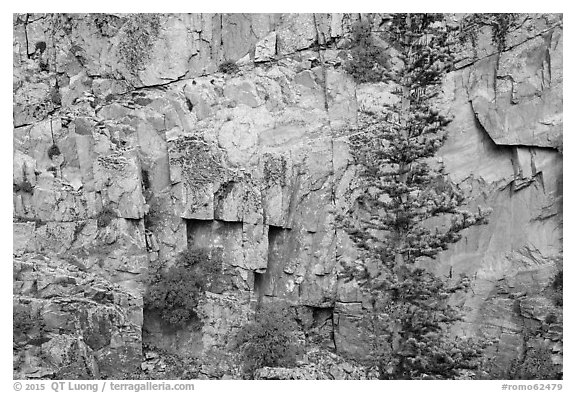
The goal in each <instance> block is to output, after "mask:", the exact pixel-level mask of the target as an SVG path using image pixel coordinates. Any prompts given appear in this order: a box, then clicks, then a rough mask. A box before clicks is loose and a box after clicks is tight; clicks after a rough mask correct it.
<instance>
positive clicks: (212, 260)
mask: <svg viewBox="0 0 576 393" xmlns="http://www.w3.org/2000/svg"><path fill="white" fill-rule="evenodd" d="M220 273H221V262H220V259H219V258H216V257H212V256H211V255H210V253H209V252H208V250H206V249H194V250H186V251H183V252H182V253H180V254H179V256H178V257H177V259H176V263H175V264H174V265H173V266H172V267H170V268H169V269H168V270H167V271H161V272H157V273H156V274H154V275H153V276H152V277H151V280H150V285H149V286H148V290H147V291H146V294H145V295H144V306H145V308H146V309H148V310H154V311H157V312H159V313H160V316H161V318H162V320H164V321H165V322H166V323H168V324H169V325H171V326H173V327H182V326H184V325H186V324H187V323H189V322H190V321H191V320H193V319H194V318H196V317H197V315H196V308H197V306H198V302H199V300H200V298H201V296H202V295H203V294H204V292H205V291H207V290H210V289H211V288H212V286H213V285H215V284H216V282H217V281H218V278H219V275H220Z"/></svg>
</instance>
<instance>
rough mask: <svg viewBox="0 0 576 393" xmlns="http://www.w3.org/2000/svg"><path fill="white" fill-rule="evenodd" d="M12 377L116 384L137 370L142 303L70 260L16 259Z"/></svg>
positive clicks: (140, 338) (140, 348) (32, 255)
mask: <svg viewBox="0 0 576 393" xmlns="http://www.w3.org/2000/svg"><path fill="white" fill-rule="evenodd" d="M13 302H14V378H15V379H27V378H52V377H56V378H57V379H76V378H78V379H92V378H95V379H101V378H122V377H123V376H124V375H125V374H126V373H129V372H130V371H133V370H136V369H137V368H139V367H140V360H139V358H140V356H141V353H142V298H141V297H140V298H139V297H135V296H134V295H132V294H131V293H130V292H127V291H125V290H123V289H121V288H120V287H119V286H117V285H112V284H110V283H109V282H107V281H106V280H104V279H102V278H101V277H99V276H98V275H96V274H93V273H87V272H86V269H82V268H81V267H80V266H75V265H73V264H71V263H70V262H69V261H65V260H61V259H58V258H47V257H45V256H42V255H37V254H28V255H27V257H25V258H24V257H21V258H15V259H14V299H13Z"/></svg>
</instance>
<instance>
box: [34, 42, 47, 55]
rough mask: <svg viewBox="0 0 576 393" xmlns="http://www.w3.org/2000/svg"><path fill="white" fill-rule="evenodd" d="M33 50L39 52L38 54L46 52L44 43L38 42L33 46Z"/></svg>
mask: <svg viewBox="0 0 576 393" xmlns="http://www.w3.org/2000/svg"><path fill="white" fill-rule="evenodd" d="M34 50H35V51H38V50H39V51H40V53H44V51H45V50H46V43H45V42H44V41H38V42H37V43H36V45H34Z"/></svg>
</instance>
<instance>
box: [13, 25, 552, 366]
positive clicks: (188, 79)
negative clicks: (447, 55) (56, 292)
mask: <svg viewBox="0 0 576 393" xmlns="http://www.w3.org/2000/svg"><path fill="white" fill-rule="evenodd" d="M366 17H367V16H366V15H360V14H269V15H267V14H248V15H246V14H233V15H221V14H202V15H102V14H98V15H82V14H75V15H61V14H60V15H51V14H19V15H14V218H15V220H14V221H15V222H14V253H15V255H16V256H17V257H18V258H20V259H21V260H24V261H30V263H32V264H35V263H36V262H35V260H34V259H31V258H30V255H33V253H41V254H43V255H46V256H47V257H48V258H49V261H48V262H47V263H48V264H49V265H50V264H52V263H53V262H52V259H51V257H52V256H56V255H57V256H59V257H60V258H61V259H63V260H64V261H67V263H68V264H70V265H76V266H78V267H79V268H80V269H82V270H85V271H87V272H90V273H93V274H96V275H98V276H99V277H101V278H102V279H103V280H106V281H107V282H110V283H113V284H115V285H116V284H117V285H119V286H120V287H121V288H123V289H122V290H123V291H127V292H128V293H130V294H131V295H132V296H134V297H135V298H136V299H141V297H142V293H143V291H144V289H145V284H144V283H145V277H146V273H147V272H148V270H149V268H150V266H151V264H154V263H156V262H158V261H168V262H169V261H171V260H172V259H173V257H174V256H175V255H176V254H177V253H179V252H180V251H182V250H184V249H186V248H189V247H212V248H216V249H219V250H221V252H222V255H223V259H222V260H223V271H224V272H225V274H226V276H227V277H228V278H229V279H228V282H229V285H227V286H226V287H225V288H223V290H222V291H221V292H220V293H209V294H208V296H207V297H206V299H205V300H204V301H203V304H202V307H201V311H200V314H201V317H202V322H203V323H202V325H201V327H198V326H196V327H191V328H189V329H184V330H180V331H167V330H166V329H165V327H163V326H162V323H161V321H160V320H159V319H158V318H157V317H156V316H154V315H152V314H148V315H144V318H143V319H144V322H143V327H142V329H143V331H144V341H147V342H149V343H153V344H154V345H157V346H159V347H162V348H164V349H168V350H172V351H175V352H178V353H181V354H187V355H193V356H200V355H202V354H205V353H207V352H208V351H210V350H212V349H214V348H225V347H226V345H227V344H228V341H229V337H231V333H233V332H234V331H235V329H237V328H238V327H239V326H240V325H241V324H242V323H244V322H245V321H246V320H247V319H248V318H249V316H250V315H251V311H252V310H253V307H254V305H255V304H256V303H257V302H258V301H271V300H273V299H284V300H287V301H289V302H291V303H292V304H294V305H296V306H298V309H299V312H300V315H301V316H302V325H303V327H304V328H305V329H311V328H312V327H314V328H315V329H316V333H317V334H318V335H319V336H320V337H322V340H321V342H322V345H323V346H325V347H327V348H332V349H335V350H336V351H337V352H338V353H340V354H343V355H345V356H361V355H362V354H363V353H365V349H364V348H365V343H363V342H362V340H361V336H362V334H361V329H362V327H361V326H360V325H358V323H357V321H358V317H359V315H360V314H361V313H362V312H363V300H364V298H363V296H362V293H361V291H360V289H359V288H357V287H356V286H355V284H354V283H353V282H352V283H346V284H345V283H343V282H342V281H341V280H338V274H337V273H338V271H339V266H340V264H339V263H340V261H341V260H342V259H345V258H350V257H352V256H353V253H351V251H350V248H351V243H350V241H349V240H348V238H347V236H346V233H345V232H344V231H343V230H342V229H340V228H339V227H338V225H337V222H336V217H337V216H338V215H339V214H342V213H344V212H346V211H347V210H348V208H349V206H350V204H351V201H352V200H353V199H354V196H355V194H354V184H355V183H354V180H355V176H356V175H355V171H356V168H355V167H354V166H353V165H352V162H351V158H350V154H349V152H348V144H347V139H346V136H347V134H348V133H349V131H350V129H351V128H352V127H353V126H354V125H355V124H356V116H357V113H358V111H359V110H360V109H365V108H369V107H370V105H379V104H380V103H381V102H389V101H390V100H391V96H390V94H389V91H388V90H387V86H386V84H385V83H379V84H362V85H357V84H356V83H355V82H354V81H353V79H352V78H351V77H350V76H349V75H347V74H346V73H345V71H344V70H343V64H344V62H345V61H346V59H347V56H348V45H349V43H350V39H349V34H348V31H349V27H350V25H351V24H352V23H354V22H355V21H356V20H358V19H361V18H366ZM447 18H448V21H449V23H453V24H457V23H459V21H460V20H461V19H462V15H449V16H447ZM519 18H520V20H521V23H520V24H519V27H518V28H517V29H515V30H513V31H510V32H508V34H507V41H506V42H507V45H506V46H505V47H504V48H503V49H504V50H500V51H499V50H498V48H497V46H496V45H495V44H494V43H493V40H492V39H491V32H490V30H489V29H490V28H489V27H484V28H481V29H479V30H478V37H477V39H476V40H475V44H474V45H472V44H471V43H470V42H463V43H462V44H461V45H462V47H461V48H458V53H460V54H461V58H459V60H458V63H457V64H456V70H455V71H454V72H452V73H450V74H449V75H448V76H447V78H446V81H445V84H444V94H443V96H442V98H441V100H442V103H441V104H442V106H443V108H446V110H447V111H448V112H449V114H451V115H452V116H453V118H454V121H453V122H452V123H451V125H450V130H449V138H448V141H447V143H446V145H445V146H444V147H443V149H442V150H441V152H440V155H439V157H438V160H440V161H441V162H442V163H443V164H444V165H445V167H446V171H447V173H449V176H450V179H451V180H452V181H454V182H455V183H456V184H458V185H459V186H460V187H461V188H462V189H464V190H466V191H467V192H468V195H469V196H470V197H471V198H472V202H471V204H470V207H471V208H475V206H476V205H484V206H485V205H488V206H491V207H492V208H493V209H494V212H493V214H492V216H491V218H490V223H489V224H488V226H483V227H475V228H471V229H468V230H467V232H466V233H465V236H464V237H463V239H462V240H461V241H460V242H459V243H458V244H456V245H454V247H452V248H451V249H450V250H449V251H447V252H445V253H444V254H443V255H441V256H440V257H439V258H437V260H435V261H431V263H428V266H431V267H432V268H433V269H435V270H436V271H437V272H438V273H439V274H442V275H444V276H446V277H447V278H450V277H453V278H456V277H459V275H460V274H466V275H467V276H468V277H470V278H471V282H472V289H473V290H472V291H471V292H469V293H467V294H465V295H462V296H461V298H458V299H455V301H458V302H460V303H462V304H464V305H465V307H466V310H467V312H466V323H465V324H463V325H462V327H461V328H462V329H461V331H462V332H465V333H466V334H485V335H488V336H490V337H491V338H494V339H497V341H498V344H497V345H496V347H494V348H493V350H494V352H498V353H507V354H510V356H515V354H514V351H509V348H512V349H514V350H515V351H518V352H521V351H522V350H523V349H522V348H523V345H524V344H525V343H523V342H522V340H521V339H519V337H520V336H522V332H523V326H524V325H523V324H524V323H525V321H526V320H527V319H528V320H533V319H535V320H541V319H542V318H541V317H540V316H542V315H544V317H543V318H545V314H546V312H545V310H546V309H547V307H552V303H550V302H551V301H549V300H548V299H547V298H546V297H545V296H543V295H542V293H543V292H542V291H543V290H544V288H545V287H546V284H547V282H548V281H547V280H549V279H550V277H551V276H552V275H553V274H554V273H555V269H556V265H555V264H554V260H555V259H558V258H561V250H562V244H561V241H562V210H561V206H562V204H561V197H562V156H561V154H559V153H558V151H557V148H558V147H561V135H562V19H561V16H559V15H524V14H522V15H520V16H519ZM378 25H379V17H378V16H376V17H375V18H374V26H375V29H376V27H377V26H378ZM54 145H55V146H57V148H54V147H53V146H54ZM502 283H506V285H507V288H524V289H522V290H521V291H519V292H523V294H521V295H519V294H518V293H517V292H518V291H516V290H515V289H512V290H509V291H508V292H502V291H499V288H500V287H501V286H502V285H501V284H502ZM15 288H16V287H15ZM15 293H17V294H20V293H21V292H20V290H19V289H16V292H15ZM533 299H540V301H538V302H537V304H536V305H534V307H535V308H534V307H533V308H531V310H535V311H534V312H532V313H531V314H530V316H527V315H528V314H526V313H521V314H522V315H516V314H513V310H516V309H517V307H516V304H517V303H518V302H521V303H522V304H524V305H525V306H526V307H528V308H529V306H528V303H530V302H532V301H533ZM139 301H140V302H141V300H139ZM526 307H524V308H523V309H526V310H527V308H526ZM530 307H532V306H530ZM124 311H126V310H124ZM511 315H516V316H513V317H511ZM319 332H320V333H319ZM87 345H88V347H90V344H89V343H88V344H87ZM90 348H91V347H90ZM91 349H92V350H95V349H94V348H91ZM506 356H508V355H506Z"/></svg>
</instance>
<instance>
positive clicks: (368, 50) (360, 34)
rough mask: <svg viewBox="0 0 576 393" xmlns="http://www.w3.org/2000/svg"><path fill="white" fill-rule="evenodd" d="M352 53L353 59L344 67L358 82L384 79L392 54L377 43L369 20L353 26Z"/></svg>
mask: <svg viewBox="0 0 576 393" xmlns="http://www.w3.org/2000/svg"><path fill="white" fill-rule="evenodd" d="M350 54H351V55H352V60H349V61H348V62H347V63H346V64H345V66H344V68H345V70H346V72H348V73H349V74H350V75H352V77H353V78H354V80H355V81H356V82H357V83H365V82H380V81H382V80H383V79H384V74H385V72H386V69H387V67H388V59H389V57H390V56H388V55H387V54H386V53H385V52H384V49H382V48H380V47H379V46H377V45H375V43H374V39H373V38H372V33H371V31H370V23H369V22H367V21H363V22H358V23H356V24H354V25H353V26H352V49H351V51H350Z"/></svg>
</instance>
